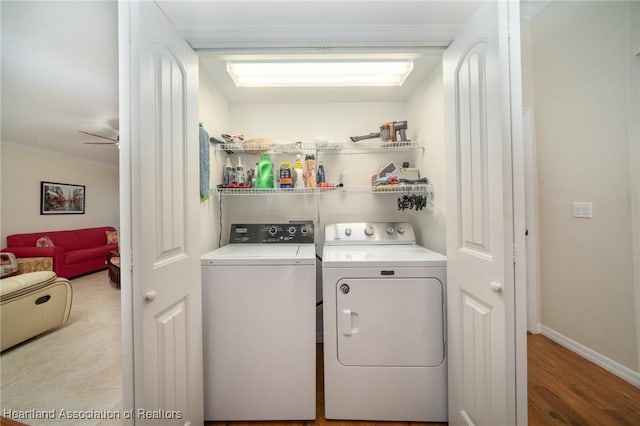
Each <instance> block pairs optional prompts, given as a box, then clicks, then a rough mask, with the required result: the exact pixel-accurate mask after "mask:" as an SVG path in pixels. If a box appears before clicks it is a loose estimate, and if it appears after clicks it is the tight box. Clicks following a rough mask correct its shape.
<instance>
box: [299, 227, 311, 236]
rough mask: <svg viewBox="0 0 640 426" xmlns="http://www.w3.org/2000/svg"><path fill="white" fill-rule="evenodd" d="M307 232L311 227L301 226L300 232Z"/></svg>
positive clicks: (303, 233) (305, 233) (304, 233)
mask: <svg viewBox="0 0 640 426" xmlns="http://www.w3.org/2000/svg"><path fill="white" fill-rule="evenodd" d="M307 232H309V228H307V227H306V226H303V227H301V228H300V233H301V234H302V235H307Z"/></svg>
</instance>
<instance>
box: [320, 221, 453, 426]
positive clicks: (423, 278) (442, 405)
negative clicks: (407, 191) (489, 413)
mask: <svg viewBox="0 0 640 426" xmlns="http://www.w3.org/2000/svg"><path fill="white" fill-rule="evenodd" d="M322 265H323V266H322V273H323V305H324V308H323V309H324V317H323V323H324V392H325V416H326V418H328V419H352V420H390V421H420V422H443V421H447V357H446V342H445V336H446V330H445V317H446V316H445V315H446V314H445V294H446V275H447V274H446V257H445V256H443V255H441V254H439V253H435V252H433V251H431V250H428V249H426V248H424V247H422V246H420V245H417V244H416V240H415V234H414V231H413V227H412V226H411V224H410V223H340V224H330V225H326V226H325V245H324V249H323V262H322Z"/></svg>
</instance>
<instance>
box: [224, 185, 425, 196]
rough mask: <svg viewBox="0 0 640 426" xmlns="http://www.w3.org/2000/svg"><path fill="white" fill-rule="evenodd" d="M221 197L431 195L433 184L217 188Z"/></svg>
mask: <svg viewBox="0 0 640 426" xmlns="http://www.w3.org/2000/svg"><path fill="white" fill-rule="evenodd" d="M217 191H218V193H219V194H220V195H230V196H248V195H314V194H400V193H416V194H431V193H432V192H433V187H432V186H431V184H421V185H402V184H401V185H389V186H386V185H385V186H347V187H331V188H264V189H263V188H217Z"/></svg>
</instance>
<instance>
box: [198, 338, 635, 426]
mask: <svg viewBox="0 0 640 426" xmlns="http://www.w3.org/2000/svg"><path fill="white" fill-rule="evenodd" d="M527 341H528V345H529V347H528V374H529V386H528V392H529V425H530V426H546V425H580V426H589V425H594V426H596V425H603V426H605V425H607V426H608V425H611V426H624V425H640V388H637V387H635V386H633V385H632V384H630V383H627V382H625V381H624V380H622V379H619V378H618V377H616V376H614V375H612V374H611V373H609V372H607V371H605V370H603V369H602V368H600V367H598V366H596V365H595V364H593V363H591V362H589V361H587V360H586V359H584V358H582V357H580V356H579V355H576V354H575V353H573V352H571V351H569V350H568V349H565V348H563V347H562V346H560V345H558V344H557V343H555V342H553V341H551V340H549V339H547V338H546V337H544V336H543V335H541V334H536V335H529V336H528V338H527ZM316 365H317V373H316V386H317V393H316V394H317V401H316V412H317V416H318V417H317V419H316V420H315V421H308V422H207V423H206V424H207V425H230V426H246V425H255V424H264V425H265V426H266V425H290V426H301V425H305V426H307V425H332V426H359V425H360V426H376V425H384V426H400V425H409V424H410V425H412V426H420V425H431V426H440V425H445V424H446V423H408V422H365V421H344V420H327V419H325V418H324V393H323V371H322V346H321V345H318V350H317V351H316Z"/></svg>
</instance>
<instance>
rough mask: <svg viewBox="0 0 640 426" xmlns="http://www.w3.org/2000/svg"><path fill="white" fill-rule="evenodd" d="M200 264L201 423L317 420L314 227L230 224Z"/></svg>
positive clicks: (309, 225) (305, 225)
mask: <svg viewBox="0 0 640 426" xmlns="http://www.w3.org/2000/svg"><path fill="white" fill-rule="evenodd" d="M201 263H202V293H203V297H202V300H203V321H204V323H203V332H204V336H203V343H204V375H205V376H204V397H205V403H204V417H205V419H206V420H218V421H232V420H313V419H315V417H316V266H315V265H316V252H315V245H314V235H313V224H312V223H310V224H304V225H302V224H275V225H273V224H268V225H262V224H247V225H239V224H234V225H232V226H231V237H230V244H228V245H226V246H224V247H221V248H219V249H217V250H214V251H212V252H209V253H207V254H205V255H203V256H202V257H201Z"/></svg>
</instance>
